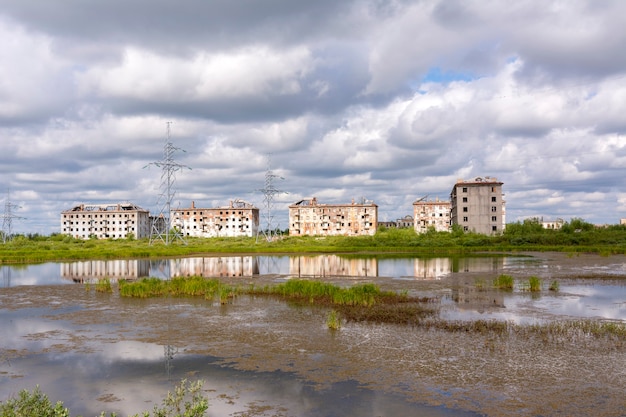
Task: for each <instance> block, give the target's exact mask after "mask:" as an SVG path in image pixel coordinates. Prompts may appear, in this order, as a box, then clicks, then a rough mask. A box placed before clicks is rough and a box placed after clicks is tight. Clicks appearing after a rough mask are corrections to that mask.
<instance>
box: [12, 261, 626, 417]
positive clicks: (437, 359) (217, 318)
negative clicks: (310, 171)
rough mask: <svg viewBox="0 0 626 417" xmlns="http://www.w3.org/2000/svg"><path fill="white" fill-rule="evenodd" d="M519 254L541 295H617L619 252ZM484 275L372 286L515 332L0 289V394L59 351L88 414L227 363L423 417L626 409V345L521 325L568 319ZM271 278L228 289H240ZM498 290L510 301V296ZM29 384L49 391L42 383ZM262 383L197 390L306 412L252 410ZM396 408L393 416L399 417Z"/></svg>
mask: <svg viewBox="0 0 626 417" xmlns="http://www.w3.org/2000/svg"><path fill="white" fill-rule="evenodd" d="M529 255H533V257H529V258H528V260H527V261H520V263H519V264H516V265H513V266H511V267H510V270H509V271H505V272H507V273H509V272H510V273H511V274H513V275H515V276H516V277H518V278H519V279H524V278H525V277H528V276H531V275H537V276H539V277H540V278H542V279H543V280H544V281H548V280H559V282H561V290H560V291H559V292H558V293H557V294H553V293H551V292H548V291H547V290H546V291H542V293H541V294H540V295H539V297H543V300H546V299H547V300H549V301H550V303H557V302H559V300H561V299H569V298H571V297H574V296H576V294H573V293H571V292H569V289H570V288H578V287H580V286H581V285H583V286H585V287H588V288H595V287H602V286H606V285H610V286H614V287H615V288H622V289H623V287H624V286H626V276H625V275H624V273H623V272H622V271H623V268H624V265H626V262H625V259H624V257H600V256H595V255H579V256H574V257H570V256H567V255H566V254H529ZM491 278H493V277H490V276H485V275H480V274H472V275H468V274H464V273H455V274H451V275H449V276H447V277H445V278H444V279H441V280H429V281H420V280H402V279H397V278H394V277H390V278H380V277H379V278H376V283H377V284H378V285H379V286H380V287H381V288H382V289H394V290H402V291H407V292H409V293H411V294H423V295H429V296H432V297H436V298H437V299H438V300H440V305H439V307H438V308H439V309H440V313H441V314H442V315H444V316H445V315H446V314H447V311H448V310H450V311H451V312H452V313H451V314H452V315H453V316H454V317H455V319H459V318H463V314H464V312H465V311H467V320H474V319H475V318H476V317H478V318H480V319H486V320H494V319H498V317H499V316H498V315H499V314H502V313H503V312H506V313H507V314H511V315H512V316H511V317H516V318H515V320H516V321H517V322H519V326H520V327H519V329H521V330H518V331H507V332H494V331H485V332H459V331H447V330H442V329H428V330H425V329H422V328H419V327H414V326H407V325H401V324H380V323H355V322H345V321H344V322H343V323H342V326H341V328H340V329H339V330H337V331H332V330H329V329H328V327H327V326H326V317H327V314H328V308H321V307H315V306H295V305H292V304H290V303H287V302H285V301H282V300H276V299H272V298H268V297H250V296H240V297H236V298H234V299H233V300H231V302H230V303H228V304H226V305H222V304H220V303H218V302H215V301H212V300H204V299H200V298H159V299H127V298H120V297H119V295H118V294H117V292H116V291H115V286H114V291H113V292H112V293H98V292H96V291H94V289H93V288H89V287H88V286H84V285H70V286H31V287H28V286H22V287H13V288H5V289H2V290H1V291H0V303H1V311H2V315H3V318H4V319H3V324H2V325H3V334H5V335H6V337H5V340H4V341H3V342H2V345H1V346H2V348H1V349H2V350H1V353H0V355H1V357H0V378H1V379H0V397H1V398H5V397H6V396H7V394H10V393H12V392H14V391H15V390H16V389H18V387H21V386H24V385H25V386H26V387H29V388H32V386H33V385H32V384H31V383H32V382H35V383H38V382H36V381H46V384H48V385H47V386H49V387H51V388H52V387H53V386H54V383H55V381H61V380H62V377H63V375H55V376H54V377H51V376H49V375H47V376H46V375H43V374H40V373H38V371H37V369H45V359H41V358H47V357H55V358H64V359H63V360H64V363H65V366H66V367H67V368H66V369H68V375H71V373H70V372H69V369H71V368H72V367H79V366H84V367H85V368H87V369H89V371H88V372H87V373H89V374H90V375H92V376H94V381H97V382H94V381H92V382H90V383H91V384H92V386H91V387H89V388H88V389H87V388H85V387H78V386H77V387H74V388H75V389H76V390H77V391H78V392H80V395H79V396H78V397H79V398H73V396H72V395H70V393H69V392H66V394H65V395H67V396H66V397H64V396H63V394H62V393H61V392H59V396H60V397H59V398H54V399H55V400H56V399H60V400H63V401H64V402H66V406H70V404H69V403H68V398H69V399H70V400H71V401H72V402H76V403H80V402H81V401H83V402H92V403H95V407H96V409H97V410H120V411H124V410H132V412H139V411H141V410H146V409H151V407H152V403H151V401H155V402H157V401H158V398H154V392H152V391H150V392H146V390H142V384H143V386H144V387H149V386H151V384H154V383H155V382H154V381H159V382H167V381H166V380H167V378H166V377H165V372H164V368H167V369H168V372H169V370H170V369H171V370H173V371H174V372H177V371H183V370H184V375H185V376H187V377H189V378H190V379H194V378H197V379H203V378H205V377H210V375H208V374H207V373H208V372H210V371H208V370H207V368H205V366H204V365H202V363H204V364H206V363H207V362H209V361H210V362H211V365H213V366H215V368H212V369H213V372H217V371H216V370H217V369H229V370H232V371H238V372H243V373H246V375H255V373H256V374H258V375H268V374H274V375H276V374H277V373H278V374H281V373H282V374H284V375H289V378H290V381H292V383H293V384H296V383H298V382H299V383H302V384H303V385H302V386H304V387H306V389H312V390H313V391H317V392H320V393H322V394H321V397H320V398H321V400H320V401H323V398H324V395H323V393H324V392H326V393H330V392H332V390H333V389H336V390H341V389H343V388H341V387H342V384H355V386H356V387H357V388H358V390H359V391H360V392H361V394H362V395H365V396H367V395H368V394H367V393H368V392H369V393H372V395H374V393H383V394H384V395H389V396H391V397H389V398H402V400H405V401H407V402H408V403H411V402H413V403H416V404H425V405H430V406H434V407H435V408H432V409H430V410H431V411H430V412H431V414H432V415H464V414H463V413H464V412H467V413H468V414H469V415H471V413H477V414H478V415H487V416H527V415H528V416H531V415H532V416H536V415H541V416H565V415H567V416H589V415H594V416H624V415H626V395H625V393H626V368H625V365H626V339H625V338H624V337H623V336H621V335H613V334H608V335H603V336H593V335H590V334H586V333H585V332H582V331H573V332H569V331H565V332H562V333H544V332H542V331H537V330H536V328H533V327H532V326H541V325H543V324H546V323H553V322H567V321H571V320H577V317H575V316H572V315H571V314H560V313H559V310H558V309H549V308H548V309H546V308H545V305H544V304H541V303H537V295H535V296H534V297H535V298H533V297H531V296H530V295H529V294H523V293H517V292H514V293H512V294H507V295H502V293H501V292H498V291H495V290H494V291H490V290H487V291H485V290H481V291H478V290H477V289H476V282H477V281H476V280H477V279H486V280H489V279H491ZM281 279H283V278H282V277H255V278H243V279H242V278H238V279H236V280H231V281H229V282H231V283H241V284H242V285H246V284H247V283H250V282H254V283H255V284H261V283H264V282H280V280H281ZM327 279H328V280H329V281H335V282H337V283H342V282H343V279H333V278H332V277H329V278H327ZM362 281H366V279H360V280H359V282H362ZM350 282H355V280H351V281H350ZM344 284H345V282H344ZM459 297H461V298H462V300H461V302H459V299H458V298H459ZM507 297H514V298H516V299H517V300H518V301H516V302H514V303H509V302H508V301H506V299H508V298H507ZM568 297H569V298H568ZM520 299H521V300H522V301H521V302H520V301H519V300H520ZM494 301H495V302H494ZM623 301H626V300H623ZM612 304H615V305H610V306H607V308H609V309H612V310H611V311H614V312H617V313H616V314H617V317H618V318H617V319H615V318H609V319H604V318H602V317H600V316H601V314H600V312H598V313H597V316H598V317H595V315H594V314H592V315H588V314H582V315H581V316H580V317H584V318H585V319H589V320H598V321H609V322H616V323H623V322H624V320H623V319H621V318H619V317H621V314H622V313H623V311H624V308H625V306H624V305H623V304H619V303H612ZM582 305H583V306H584V304H582ZM511 306H513V307H511ZM510 310H513V311H510ZM590 316H592V317H590ZM504 317H508V316H504ZM580 317H578V318H580ZM525 326H526V327H525ZM526 328H528V331H525V330H524V329H526ZM533 329H535V330H533ZM164 352H165V355H164ZM168 352H169V355H168ZM33 358H40V359H41V360H42V361H43V362H39V363H37V361H35V360H34V359H33ZM191 358H196V360H198V361H197V362H194V361H193V360H191ZM202 358H204V359H202ZM209 358H210V359H209ZM73 361H74V362H73ZM90 362H91V363H90ZM146 362H151V363H156V364H157V366H156V367H155V366H152V367H150V369H151V371H150V372H145V371H142V372H143V373H142V372H138V373H134V371H133V370H134V369H136V368H137V367H138V366H139V365H140V364H145V363H146ZM163 363H165V367H163V366H162V365H163ZM194 364H195V365H194ZM91 367H93V368H91ZM156 368H158V369H156ZM56 369H63V368H56ZM124 370H127V374H124V372H125V371H124ZM58 372H59V373H62V372H63V371H58ZM107 375H108V377H107ZM112 375H114V376H115V378H119V379H115V380H116V381H123V380H124V379H126V380H127V381H134V382H133V383H130V382H128V383H123V382H119V383H113V382H111V381H113V380H114V379H111V378H112V377H111V376H112ZM124 375H126V376H124ZM177 376H180V373H179V374H177ZM107 378H109V379H107ZM107 381H109V382H107ZM76 383H77V384H80V383H81V381H79V380H77V381H76ZM41 385H42V388H43V390H44V392H45V391H46V385H44V384H41ZM66 385H67V383H66ZM262 386H263V382H262V381H260V383H259V384H257V385H256V386H255V385H246V386H245V388H242V387H241V386H240V387H234V386H232V385H230V386H219V387H218V386H213V387H208V388H209V391H208V393H209V395H210V396H211V404H212V406H214V407H215V408H214V410H222V412H223V413H227V414H230V415H249V416H253V415H258V416H265V415H281V416H282V415H285V416H287V415H316V414H315V405H310V404H309V405H308V406H307V407H308V408H306V407H305V408H306V410H307V412H306V413H302V410H303V408H302V407H303V405H302V403H298V404H295V403H294V401H295V400H294V399H295V398H297V397H298V396H299V395H302V392H301V391H297V392H293V393H292V394H293V395H292V396H289V395H287V396H280V397H276V396H274V397H272V396H269V395H268V396H263V395H261V394H259V395H261V396H262V398H263V401H260V400H259V399H258V398H255V395H254V393H255V392H256V391H258V392H261V391H262V389H263V388H262ZM161 388H162V386H161ZM353 388H354V387H353ZM146 389H147V388H146ZM329 390H331V391H329ZM149 394H151V395H149ZM287 398H290V399H289V400H288V399H287ZM327 398H329V399H330V398H333V399H332V401H337V408H336V409H335V414H328V415H358V411H355V410H356V408H353V409H352V411H350V410H344V408H343V407H340V402H343V401H348V400H349V399H346V398H345V397H341V396H334V397H332V396H330V395H328V396H327ZM242 403H245V404H242ZM390 404H392V402H388V403H387V406H386V407H382V409H381V410H378V411H376V412H377V414H372V415H403V414H402V411H398V412H397V413H395V412H394V411H391V408H389V407H391V406H390ZM229 406H230V407H231V408H228V407H229ZM232 407H234V408H232ZM237 407H240V408H237ZM442 407H443V408H442ZM70 409H72V410H73V408H72V407H71V406H70ZM233 410H235V411H233ZM318 410H319V409H318ZM341 410H344V411H341ZM385 410H387V411H386V412H385ZM406 410H410V408H407V409H406ZM457 411H458V414H455V412H457ZM215 412H218V411H215ZM408 412H409V411H406V413H407V414H404V415H410V414H408ZM438 413H439V414H438ZM214 415H226V414H214Z"/></svg>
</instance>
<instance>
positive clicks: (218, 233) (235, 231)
mask: <svg viewBox="0 0 626 417" xmlns="http://www.w3.org/2000/svg"><path fill="white" fill-rule="evenodd" d="M171 213H172V226H173V227H176V228H178V230H179V231H180V232H181V233H182V234H183V235H184V236H192V237H240V236H247V237H252V236H256V234H257V232H258V229H259V209H258V208H257V207H255V206H254V205H252V204H250V203H248V202H246V201H243V200H240V199H237V200H232V201H230V204H229V205H228V206H225V207H217V208H199V207H196V206H195V203H194V202H193V201H192V202H191V207H189V208H178V209H173V210H172V212H171Z"/></svg>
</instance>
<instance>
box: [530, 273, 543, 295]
mask: <svg viewBox="0 0 626 417" xmlns="http://www.w3.org/2000/svg"><path fill="white" fill-rule="evenodd" d="M541 284H542V282H541V279H540V278H539V277H537V276H534V275H533V276H531V277H530V278H528V290H529V291H530V292H539V291H541Z"/></svg>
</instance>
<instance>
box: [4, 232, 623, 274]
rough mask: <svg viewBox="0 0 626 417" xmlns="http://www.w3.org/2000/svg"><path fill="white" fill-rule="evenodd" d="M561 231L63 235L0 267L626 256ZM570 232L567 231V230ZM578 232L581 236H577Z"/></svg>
mask: <svg viewBox="0 0 626 417" xmlns="http://www.w3.org/2000/svg"><path fill="white" fill-rule="evenodd" d="M566 226H567V227H564V229H563V230H559V231H554V230H540V228H539V229H538V228H537V227H536V225H535V224H526V223H524V224H522V225H520V224H516V223H512V224H509V225H507V229H506V230H505V232H504V234H502V235H495V236H486V235H480V234H476V233H470V232H467V233H464V232H462V231H459V230H456V229H455V230H454V231H452V232H428V233H423V234H417V233H415V231H413V229H381V230H379V231H378V233H376V235H375V236H351V237H346V236H327V237H325V238H324V239H318V238H316V237H314V236H285V237H284V238H282V239H277V240H274V241H272V242H267V241H266V240H264V239H258V240H257V239H256V238H255V237H250V238H247V237H238V238H187V244H183V243H182V242H180V241H175V242H173V243H171V244H170V245H167V246H166V245H164V244H163V243H162V242H160V241H157V242H155V243H154V244H153V245H150V244H149V242H148V239H139V240H128V239H119V240H95V239H91V240H80V239H74V238H71V237H69V236H64V235H58V234H57V235H52V236H39V235H30V236H23V235H20V236H16V237H14V239H12V240H11V241H9V242H7V243H6V244H0V263H2V264H9V263H11V264H18V263H35V262H44V261H69V260H85V259H100V260H106V259H145V258H165V257H182V256H199V255H202V254H215V253H268V254H270V253H344V254H345V253H356V254H372V253H376V254H384V253H389V254H392V253H412V254H416V255H431V256H441V255H447V256H451V255H452V256H454V255H467V254H471V253H477V252H502V251H520V250H523V251H559V252H567V253H572V254H577V253H582V252H593V253H599V254H602V255H603V256H609V255H611V254H626V226H610V227H606V228H594V227H593V226H591V227H589V225H588V224H586V223H584V222H581V221H575V222H574V221H573V222H572V224H571V225H570V224H566ZM570 226H571V227H570ZM575 230H580V232H575Z"/></svg>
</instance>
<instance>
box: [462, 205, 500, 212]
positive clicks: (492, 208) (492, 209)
mask: <svg viewBox="0 0 626 417" xmlns="http://www.w3.org/2000/svg"><path fill="white" fill-rule="evenodd" d="M468 211H469V209H468V208H467V207H463V213H467V212H468ZM497 211H498V207H496V206H491V212H492V213H496V212H497Z"/></svg>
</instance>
